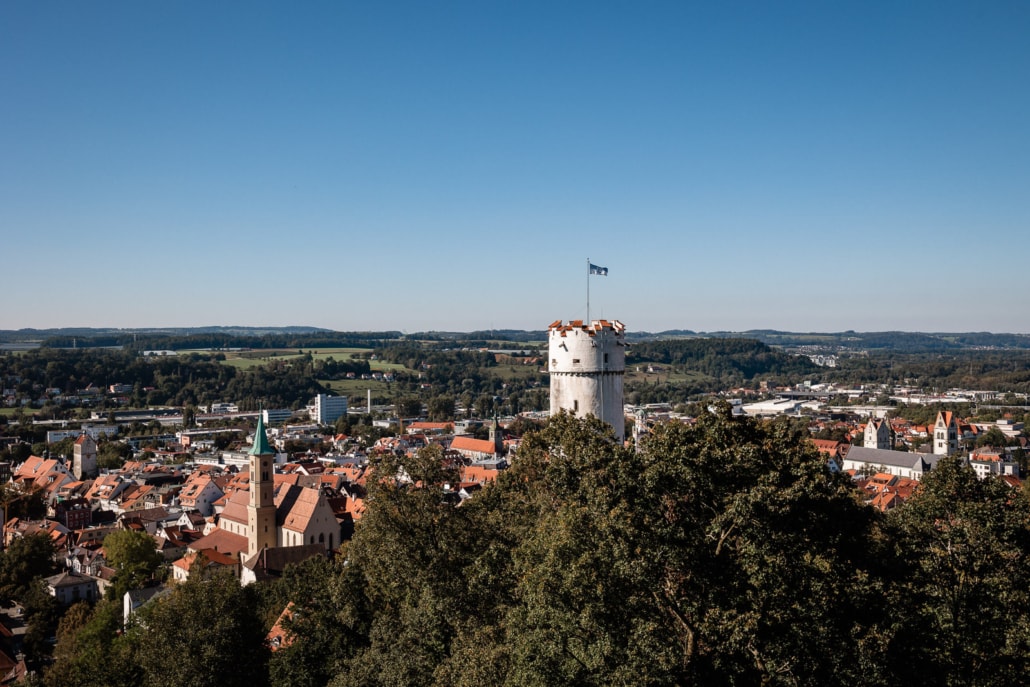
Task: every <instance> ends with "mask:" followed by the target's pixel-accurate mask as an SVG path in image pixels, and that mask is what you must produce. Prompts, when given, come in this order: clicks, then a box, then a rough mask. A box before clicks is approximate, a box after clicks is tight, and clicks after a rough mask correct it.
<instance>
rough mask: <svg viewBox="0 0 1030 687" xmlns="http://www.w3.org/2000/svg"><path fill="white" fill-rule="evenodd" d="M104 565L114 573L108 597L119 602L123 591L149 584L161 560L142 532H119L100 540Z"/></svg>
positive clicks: (147, 536) (150, 538) (152, 544)
mask: <svg viewBox="0 0 1030 687" xmlns="http://www.w3.org/2000/svg"><path fill="white" fill-rule="evenodd" d="M104 552H105V553H106V555H107V563H108V565H109V566H111V567H112V568H114V569H115V570H116V571H117V575H116V577H115V581H114V584H113V585H111V587H110V589H111V592H110V594H111V595H112V598H114V599H121V598H122V596H123V595H124V594H125V592H127V591H129V590H132V589H141V588H143V587H145V586H146V585H147V584H149V583H151V582H153V580H154V575H155V574H156V573H157V571H158V569H159V568H160V567H161V564H162V563H163V562H164V557H163V556H162V555H161V553H160V552H159V551H158V550H157V545H156V544H155V542H154V539H153V537H151V536H150V535H149V534H147V533H146V532H138V531H136V530H119V531H118V532H113V533H111V534H109V535H107V536H106V537H105V538H104Z"/></svg>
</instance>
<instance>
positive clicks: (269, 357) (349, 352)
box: [225, 348, 401, 370]
mask: <svg viewBox="0 0 1030 687" xmlns="http://www.w3.org/2000/svg"><path fill="white" fill-rule="evenodd" d="M371 350H372V349H370V348H304V349H297V348H268V349H260V350H249V351H230V352H228V353H226V354H225V364H226V365H232V366H233V367H238V368H240V369H243V370H247V369H250V368H252V367H257V366H260V365H266V364H268V363H269V362H272V361H283V360H284V361H289V360H292V359H295V358H300V357H301V356H304V355H307V354H308V353H310V354H311V357H312V358H314V359H315V360H325V359H327V358H334V359H335V360H350V359H351V358H353V357H355V356H357V355H360V354H362V353H369V352H371ZM299 351H303V353H301V352H299ZM370 366H371V368H372V369H373V370H389V369H394V368H399V367H401V366H400V365H391V364H389V363H379V362H378V361H375V360H373V361H371V362H370Z"/></svg>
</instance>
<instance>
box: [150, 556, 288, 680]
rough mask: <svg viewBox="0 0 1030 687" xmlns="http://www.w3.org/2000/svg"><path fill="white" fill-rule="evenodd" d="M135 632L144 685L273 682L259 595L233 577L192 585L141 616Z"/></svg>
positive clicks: (221, 575)
mask: <svg viewBox="0 0 1030 687" xmlns="http://www.w3.org/2000/svg"><path fill="white" fill-rule="evenodd" d="M139 615H140V622H139V624H138V625H137V626H135V627H134V628H133V629H132V630H131V633H132V637H131V640H132V642H133V645H134V656H135V663H136V665H138V666H139V668H140V670H141V672H142V680H141V682H140V684H142V685H147V686H150V685H152V686H153V687H177V686H181V687H187V686H189V685H226V686H230V687H231V686H233V685H240V686H244V685H245V686H247V687H259V686H260V685H264V684H267V683H268V672H267V669H268V666H267V662H268V649H267V647H266V646H265V643H264V640H265V634H266V628H264V626H263V625H262V623H261V620H260V618H259V616H258V612H257V603H256V599H255V595H254V591H253V590H252V589H250V588H248V587H240V584H239V582H238V581H237V580H236V578H235V577H234V576H233V575H232V573H231V572H228V571H225V572H220V573H216V574H214V575H211V576H210V577H209V578H207V579H204V580H193V579H191V580H188V581H187V582H184V583H182V584H180V585H178V586H176V587H175V588H174V589H173V590H172V592H171V593H170V594H168V595H167V596H165V597H163V598H161V599H159V600H157V601H156V602H154V603H152V604H149V605H147V606H145V607H144V609H142V611H141V612H140V614H139Z"/></svg>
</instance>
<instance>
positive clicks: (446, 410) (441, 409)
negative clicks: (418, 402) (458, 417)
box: [426, 396, 454, 422]
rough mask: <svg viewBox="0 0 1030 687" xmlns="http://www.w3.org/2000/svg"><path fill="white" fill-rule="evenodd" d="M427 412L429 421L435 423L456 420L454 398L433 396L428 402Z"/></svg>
mask: <svg viewBox="0 0 1030 687" xmlns="http://www.w3.org/2000/svg"><path fill="white" fill-rule="evenodd" d="M426 411H427V414H428V416H429V420H430V421H433V422H446V421H448V420H453V419H454V397H453V396H433V397H432V398H430V399H429V400H428V401H427V402H426Z"/></svg>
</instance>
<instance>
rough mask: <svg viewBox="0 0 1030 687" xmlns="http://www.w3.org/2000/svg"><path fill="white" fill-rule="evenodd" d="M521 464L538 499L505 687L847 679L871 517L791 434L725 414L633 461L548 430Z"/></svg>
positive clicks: (591, 441)
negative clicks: (534, 482) (535, 465)
mask: <svg viewBox="0 0 1030 687" xmlns="http://www.w3.org/2000/svg"><path fill="white" fill-rule="evenodd" d="M541 442H542V444H541ZM527 451H543V452H544V453H545V454H546V456H547V463H546V470H545V480H544V483H545V484H546V485H547V489H548V491H549V492H550V493H549V495H548V496H549V498H548V499H546V500H544V501H541V502H540V503H541V505H542V506H543V508H544V510H543V512H541V513H540V518H539V519H538V524H537V526H535V527H534V529H533V531H532V532H531V533H530V534H529V536H528V538H527V539H526V541H525V543H524V544H523V545H521V546H520V547H519V549H518V550H517V551H516V554H515V555H516V568H517V570H518V571H519V573H520V574H519V576H518V579H519V580H520V583H519V588H518V595H519V600H520V602H521V603H520V604H519V606H517V607H516V608H515V609H514V610H513V612H512V616H511V618H510V620H509V623H508V625H507V626H508V628H509V640H510V642H511V648H512V651H513V652H514V658H513V667H512V669H513V671H514V675H515V676H517V678H516V680H515V681H516V682H518V683H520V684H546V683H548V682H549V681H550V680H553V679H557V680H558V681H560V682H562V683H565V684H671V683H699V684H722V683H726V684H751V683H763V684H773V683H780V684H813V685H817V684H830V683H841V682H852V683H853V682H854V681H856V680H857V679H858V676H855V675H852V674H851V673H852V667H851V665H849V663H853V662H854V657H851V658H849V659H848V662H845V661H843V660H842V657H841V654H840V651H839V647H840V646H842V645H845V644H849V643H850V644H853V643H854V642H853V638H854V637H856V636H862V635H863V634H864V633H866V632H868V628H864V627H862V625H861V623H860V621H859V618H860V617H861V613H860V611H859V605H860V604H861V601H862V599H863V594H862V590H861V589H860V588H858V586H857V585H852V584H851V583H850V581H851V580H853V579H855V577H856V571H861V570H862V569H863V567H864V565H865V557H866V555H867V551H868V536H869V533H870V531H871V530H870V526H871V519H870V515H869V512H868V510H867V509H864V508H862V507H860V506H859V505H858V504H857V503H856V501H855V500H854V497H853V492H852V490H851V487H850V484H849V483H848V482H847V480H846V478H841V477H837V476H834V475H832V474H831V473H830V472H829V470H828V469H827V468H826V465H825V462H824V461H823V460H822V459H821V458H820V457H819V456H818V454H817V453H816V452H815V451H814V449H811V448H810V447H809V446H808V445H807V443H806V442H805V441H803V437H802V436H801V435H800V434H799V433H798V432H797V431H796V430H795V429H792V428H791V427H790V426H789V425H787V424H781V423H775V424H762V423H757V422H755V421H753V420H747V419H737V418H732V417H731V416H730V414H729V410H728V408H720V409H719V410H718V412H717V413H715V414H710V413H704V414H702V416H701V417H699V419H698V421H697V423H696V424H695V425H693V426H687V425H679V424H670V425H667V426H664V427H662V428H660V429H659V430H658V431H657V432H656V433H655V434H654V435H653V436H652V437H650V439H649V441H648V444H647V446H646V448H645V449H644V450H643V451H642V452H640V453H635V452H631V451H628V450H625V449H623V448H621V447H619V446H617V445H615V444H614V443H613V442H611V440H610V438H609V437H608V436H606V435H605V434H604V430H603V428H602V427H601V426H600V424H599V423H594V422H586V423H583V422H579V421H575V420H573V419H571V418H568V417H566V416H558V417H556V418H552V420H551V423H550V425H549V427H548V428H547V429H546V430H545V431H544V432H543V433H542V434H541V435H540V436H539V438H538V439H536V440H534V441H531V442H527Z"/></svg>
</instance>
